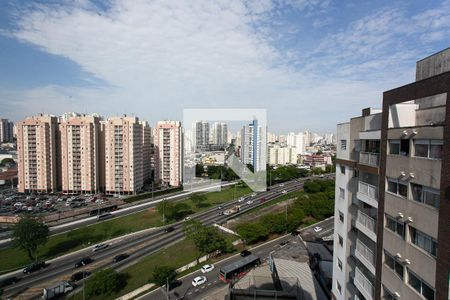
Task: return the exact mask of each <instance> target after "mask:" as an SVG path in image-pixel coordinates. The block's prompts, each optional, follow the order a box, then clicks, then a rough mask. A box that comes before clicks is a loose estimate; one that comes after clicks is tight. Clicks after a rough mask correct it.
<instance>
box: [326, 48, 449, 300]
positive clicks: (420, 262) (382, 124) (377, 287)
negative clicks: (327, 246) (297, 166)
mask: <svg viewBox="0 0 450 300" xmlns="http://www.w3.org/2000/svg"><path fill="white" fill-rule="evenodd" d="M416 67H417V68H416V82H414V83H411V84H408V85H406V86H402V87H399V88H396V89H393V90H390V91H387V92H385V93H384V94H383V107H382V110H374V109H364V110H363V112H362V114H361V116H358V117H356V118H352V119H351V120H350V122H347V123H342V124H339V125H338V127H337V159H336V200H335V239H334V258H333V259H334V264H333V287H332V294H333V298H334V299H436V300H443V299H446V300H447V299H449V269H450V255H449V254H450V224H449V219H450V203H448V199H447V198H448V192H447V191H448V190H449V189H450V181H449V180H448V179H449V178H450V177H449V176H450V174H449V173H450V107H449V105H450V48H449V49H446V50H444V51H441V52H440V53H437V54H435V55H432V56H430V57H427V58H425V59H423V60H421V61H419V62H417V65H416Z"/></svg>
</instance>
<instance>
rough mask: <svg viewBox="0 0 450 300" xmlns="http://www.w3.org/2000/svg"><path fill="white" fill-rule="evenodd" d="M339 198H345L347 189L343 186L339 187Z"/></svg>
mask: <svg viewBox="0 0 450 300" xmlns="http://www.w3.org/2000/svg"><path fill="white" fill-rule="evenodd" d="M339 198H341V199H344V198H345V190H344V189H343V188H339Z"/></svg>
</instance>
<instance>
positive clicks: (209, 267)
mask: <svg viewBox="0 0 450 300" xmlns="http://www.w3.org/2000/svg"><path fill="white" fill-rule="evenodd" d="M201 270H202V273H203V274H205V273H208V272H211V271H212V270H214V265H213V264H208V265H204V266H203V267H202V269H201Z"/></svg>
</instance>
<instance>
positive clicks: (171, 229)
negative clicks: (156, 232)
mask: <svg viewBox="0 0 450 300" xmlns="http://www.w3.org/2000/svg"><path fill="white" fill-rule="evenodd" d="M174 230H175V227H173V226H170V227H166V229H164V232H172V231H174Z"/></svg>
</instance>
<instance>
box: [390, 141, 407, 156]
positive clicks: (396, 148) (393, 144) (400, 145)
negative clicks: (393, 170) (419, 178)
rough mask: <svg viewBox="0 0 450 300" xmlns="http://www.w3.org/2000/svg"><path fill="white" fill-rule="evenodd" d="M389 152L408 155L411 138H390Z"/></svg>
mask: <svg viewBox="0 0 450 300" xmlns="http://www.w3.org/2000/svg"><path fill="white" fill-rule="evenodd" d="M389 154H393V155H401V156H408V155H409V140H389Z"/></svg>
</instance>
